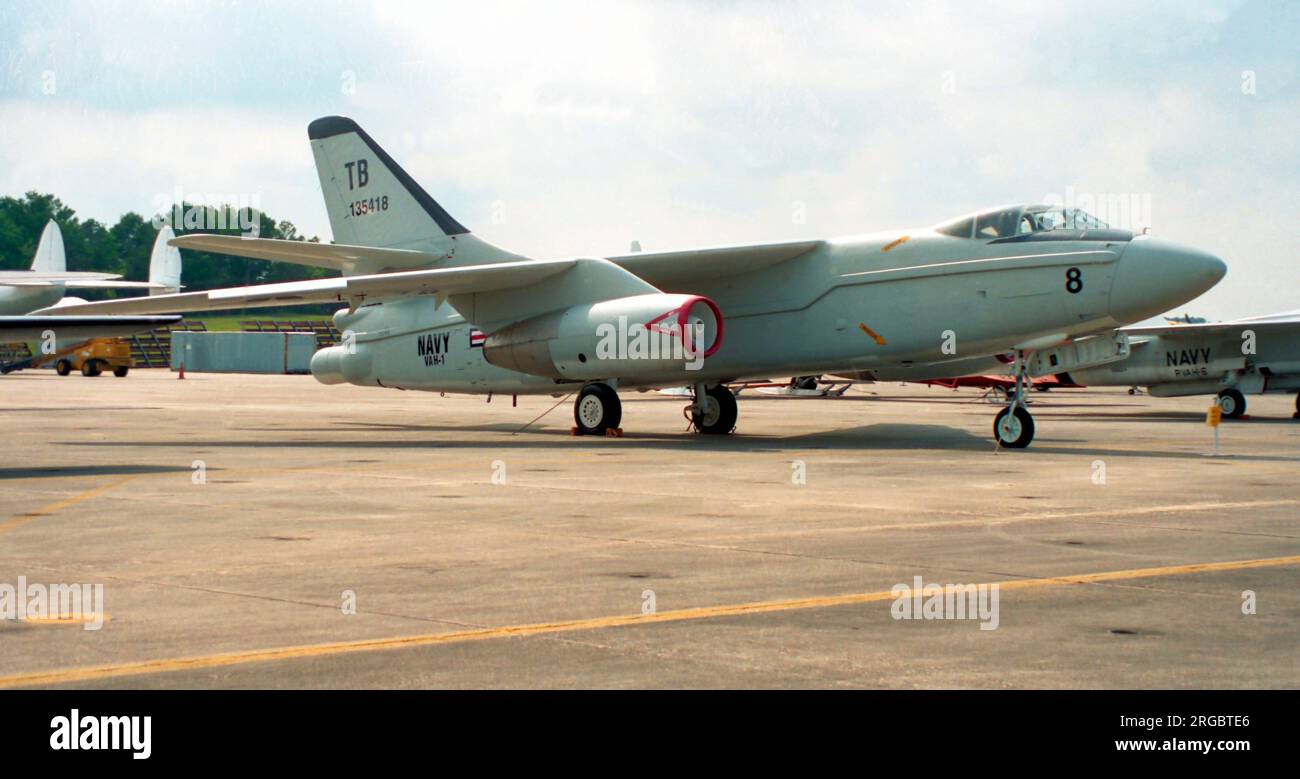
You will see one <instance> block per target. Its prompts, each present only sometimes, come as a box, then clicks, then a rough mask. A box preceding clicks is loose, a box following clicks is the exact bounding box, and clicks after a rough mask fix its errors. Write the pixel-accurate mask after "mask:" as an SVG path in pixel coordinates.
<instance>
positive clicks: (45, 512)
mask: <svg viewBox="0 0 1300 779" xmlns="http://www.w3.org/2000/svg"><path fill="white" fill-rule="evenodd" d="M139 476H140V475H139V474H136V475H133V476H127V477H126V478H125V479H118V480H117V481H113V482H109V483H108V484H103V485H100V486H98V487H94V488H92V489H89V490H86V491H85V492H79V493H77V494H76V495H73V496H72V497H69V498H64V499H63V500H59V501H55V502H54V503H50V504H47V505H45V506H41V507H40V508H38V509H36V510H35V511H29V512H27V513H25V514H19V515H18V516H16V517H14V518H13V519H11V520H9V521H8V522H0V533H5V532H8V531H10V530H13V529H14V528H16V527H22V526H23V525H26V524H27V523H28V522H31V521H33V520H36V519H40V518H41V517H48V516H49V515H51V514H54V513H56V512H58V511H62V510H63V509H65V508H68V507H69V506H75V505H77V504H78V503H83V502H85V501H87V500H90V499H91V498H97V497H99V496H100V495H103V494H104V493H105V492H108V491H109V490H114V489H117V488H118V487H121V486H122V485H123V484H126V483H127V482H129V481H133V480H135V479H138V478H139Z"/></svg>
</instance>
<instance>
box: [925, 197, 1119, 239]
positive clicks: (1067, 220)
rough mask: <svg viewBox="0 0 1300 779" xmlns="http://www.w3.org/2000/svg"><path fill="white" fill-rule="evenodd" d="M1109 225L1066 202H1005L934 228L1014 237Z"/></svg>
mask: <svg viewBox="0 0 1300 779" xmlns="http://www.w3.org/2000/svg"><path fill="white" fill-rule="evenodd" d="M1107 227H1108V225H1107V224H1106V223H1105V222H1103V221H1101V220H1100V219H1098V218H1097V217H1095V216H1093V215H1092V214H1089V213H1088V212H1086V211H1083V210H1082V209H1078V208H1066V207H1064V206H1055V205H1052V206H1049V205H1036V206H1004V207H1002V208H994V209H990V210H988V211H981V212H980V213H978V214H970V215H967V216H959V217H957V218H956V219H952V220H949V221H947V222H943V223H941V224H938V225H935V227H934V230H935V232H938V233H943V234H944V235H951V236H953V237H955V238H977V239H979V240H984V241H987V240H990V239H994V238H1011V237H1014V236H1018V235H1032V234H1034V233H1040V232H1047V231H1049V230H1105V229H1107Z"/></svg>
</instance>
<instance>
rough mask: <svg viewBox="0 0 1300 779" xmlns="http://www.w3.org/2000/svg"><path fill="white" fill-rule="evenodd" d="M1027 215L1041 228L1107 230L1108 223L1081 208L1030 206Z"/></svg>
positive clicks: (1036, 229)
mask: <svg viewBox="0 0 1300 779" xmlns="http://www.w3.org/2000/svg"><path fill="white" fill-rule="evenodd" d="M1025 216H1026V217H1027V218H1029V219H1032V220H1033V221H1034V223H1035V225H1036V226H1035V228H1034V229H1033V230H1032V231H1031V232H1038V231H1039V230H1105V229H1106V228H1107V227H1108V225H1107V224H1106V223H1105V222H1103V221H1101V220H1100V219H1098V218H1097V217H1095V216H1093V215H1092V214H1090V213H1088V212H1087V211H1084V210H1082V209H1079V208H1063V207H1060V206H1030V207H1029V208H1026V209H1025Z"/></svg>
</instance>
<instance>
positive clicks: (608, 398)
mask: <svg viewBox="0 0 1300 779" xmlns="http://www.w3.org/2000/svg"><path fill="white" fill-rule="evenodd" d="M573 421H574V422H575V423H576V424H577V426H578V429H577V432H578V433H579V434H580V435H605V431H607V430H613V429H616V428H617V427H618V423H619V422H621V421H623V404H622V402H620V401H619V399H618V393H617V392H615V391H614V388H613V387H611V386H609V385H608V384H599V383H597V384H588V385H587V386H585V387H583V388H582V391H581V392H579V393H578V399H577V400H576V401H574V404H573Z"/></svg>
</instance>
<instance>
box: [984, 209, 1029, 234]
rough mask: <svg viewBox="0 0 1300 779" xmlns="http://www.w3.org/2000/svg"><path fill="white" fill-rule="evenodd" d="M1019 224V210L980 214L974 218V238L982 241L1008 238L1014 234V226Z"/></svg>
mask: <svg viewBox="0 0 1300 779" xmlns="http://www.w3.org/2000/svg"><path fill="white" fill-rule="evenodd" d="M1019 222H1020V209H1019V208H1007V209H1004V210H1002V211H989V212H987V213H983V214H980V215H979V216H977V217H975V237H976V238H983V239H989V238H1007V237H1010V236H1012V235H1015V234H1016V225H1017V224H1019Z"/></svg>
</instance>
